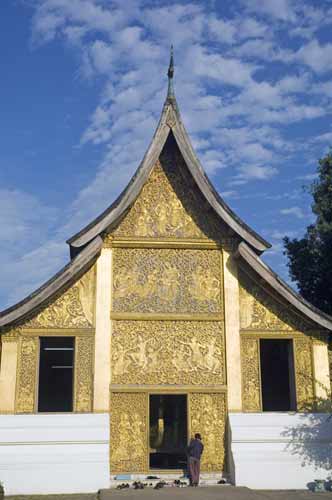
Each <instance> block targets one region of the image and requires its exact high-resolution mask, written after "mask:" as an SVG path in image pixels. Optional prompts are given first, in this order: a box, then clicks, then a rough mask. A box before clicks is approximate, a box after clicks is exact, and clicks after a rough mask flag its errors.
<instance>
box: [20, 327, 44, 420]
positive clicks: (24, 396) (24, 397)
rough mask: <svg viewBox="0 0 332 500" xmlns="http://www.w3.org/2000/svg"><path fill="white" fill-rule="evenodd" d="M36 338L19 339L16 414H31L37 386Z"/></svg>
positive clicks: (37, 342) (37, 343) (37, 347)
mask: <svg viewBox="0 0 332 500" xmlns="http://www.w3.org/2000/svg"><path fill="white" fill-rule="evenodd" d="M38 349H39V341H38V337H24V336H22V337H20V340H19V351H18V369H17V387H16V404H15V411H16V413H33V412H34V410H35V396H36V384H37V381H36V379H37V361H38Z"/></svg>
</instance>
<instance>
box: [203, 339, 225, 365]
mask: <svg viewBox="0 0 332 500" xmlns="http://www.w3.org/2000/svg"><path fill="white" fill-rule="evenodd" d="M220 356H221V351H220V349H219V348H218V347H217V346H216V339H213V340H212V342H211V343H210V344H208V346H207V353H206V354H205V355H204V365H205V367H206V368H207V369H208V370H210V371H211V372H212V373H217V372H218V368H219V365H220Z"/></svg>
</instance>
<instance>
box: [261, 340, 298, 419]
mask: <svg viewBox="0 0 332 500" xmlns="http://www.w3.org/2000/svg"><path fill="white" fill-rule="evenodd" d="M260 360H261V383H262V400H263V401H262V402H263V411H291V410H295V409H296V398H295V377H294V361H293V343H292V341H291V340H275V339H271V340H270V339H261V340H260Z"/></svg>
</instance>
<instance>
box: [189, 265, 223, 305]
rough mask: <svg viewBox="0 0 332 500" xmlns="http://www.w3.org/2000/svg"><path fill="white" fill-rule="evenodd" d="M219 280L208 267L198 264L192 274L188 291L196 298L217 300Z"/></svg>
mask: <svg viewBox="0 0 332 500" xmlns="http://www.w3.org/2000/svg"><path fill="white" fill-rule="evenodd" d="M219 291H220V281H219V280H218V279H217V278H216V277H215V276H214V275H213V274H212V272H211V270H210V269H203V267H202V266H198V268H197V269H196V271H195V272H194V273H193V276H192V283H191V285H190V286H189V292H190V294H191V295H192V297H194V299H196V300H218V296H219Z"/></svg>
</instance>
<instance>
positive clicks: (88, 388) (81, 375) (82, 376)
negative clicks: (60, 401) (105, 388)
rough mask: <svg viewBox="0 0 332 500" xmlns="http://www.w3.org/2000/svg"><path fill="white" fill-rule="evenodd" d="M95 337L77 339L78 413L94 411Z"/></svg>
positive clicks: (75, 406)
mask: <svg viewBox="0 0 332 500" xmlns="http://www.w3.org/2000/svg"><path fill="white" fill-rule="evenodd" d="M93 347H94V337H86V336H78V337H76V338H75V365H74V366H75V397H74V410H75V411H76V412H90V411H92V401H93Z"/></svg>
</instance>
